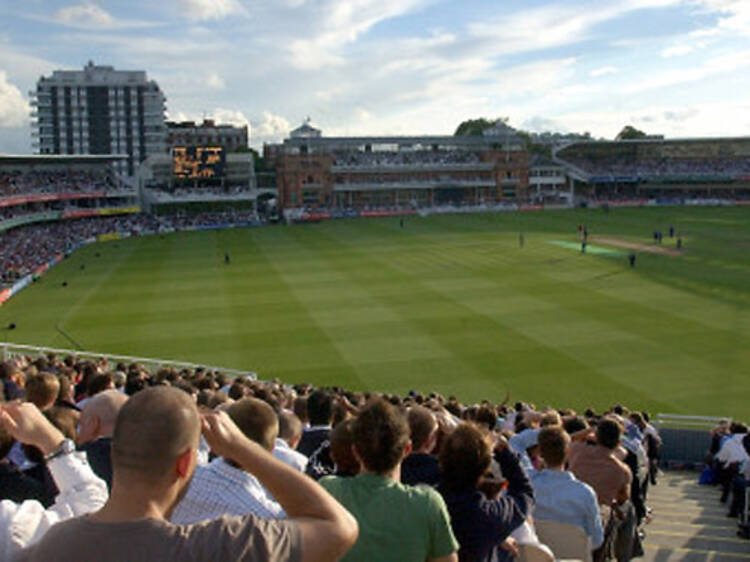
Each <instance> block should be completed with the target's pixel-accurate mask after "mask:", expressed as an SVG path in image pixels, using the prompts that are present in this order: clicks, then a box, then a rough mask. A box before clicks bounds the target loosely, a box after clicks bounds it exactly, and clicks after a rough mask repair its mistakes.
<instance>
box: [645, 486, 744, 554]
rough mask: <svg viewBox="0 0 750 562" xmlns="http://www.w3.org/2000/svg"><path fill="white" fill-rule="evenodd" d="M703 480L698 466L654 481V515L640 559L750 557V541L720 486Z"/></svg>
mask: <svg viewBox="0 0 750 562" xmlns="http://www.w3.org/2000/svg"><path fill="white" fill-rule="evenodd" d="M697 482H698V474H697V473H696V472H691V471H681V472H665V473H663V474H661V475H660V478H659V480H658V484H657V485H656V486H651V487H649V490H648V505H649V507H651V509H652V510H653V511H652V513H653V520H652V521H651V523H649V524H648V525H645V527H644V531H645V533H646V538H645V540H644V542H643V548H644V550H645V555H644V557H643V558H641V559H640V560H646V561H655V562H668V561H670V562H671V561H672V560H685V561H703V560H712V561H722V562H723V561H727V562H730V561H737V560H750V541H748V540H745V539H741V538H739V537H738V536H737V520H736V519H732V518H729V517H727V516H726V513H727V506H726V505H725V504H721V503H719V495H720V493H719V490H718V488H716V487H713V486H700V485H699V484H698V483H697Z"/></svg>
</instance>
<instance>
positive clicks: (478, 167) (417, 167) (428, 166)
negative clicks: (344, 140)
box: [331, 162, 495, 174]
mask: <svg viewBox="0 0 750 562" xmlns="http://www.w3.org/2000/svg"><path fill="white" fill-rule="evenodd" d="M494 168H495V164H494V163H492V162H474V163H471V164H455V163H445V164H442V163H438V162H425V163H424V164H418V163H417V164H378V165H373V164H363V165H336V164H334V165H333V166H331V172H332V173H337V172H338V173H344V172H346V173H355V174H366V173H370V174H372V173H388V172H424V171H430V170H437V171H440V172H464V171H490V170H493V169H494Z"/></svg>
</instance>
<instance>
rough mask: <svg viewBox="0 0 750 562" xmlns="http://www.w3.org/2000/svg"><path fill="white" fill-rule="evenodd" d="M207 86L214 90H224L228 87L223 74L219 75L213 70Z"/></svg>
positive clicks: (207, 79)
mask: <svg viewBox="0 0 750 562" xmlns="http://www.w3.org/2000/svg"><path fill="white" fill-rule="evenodd" d="M206 86H208V87H209V88H211V89H212V90H223V89H224V88H225V87H226V83H225V82H224V79H223V78H222V77H221V76H219V75H218V74H216V73H215V72H212V73H210V74H209V75H208V77H207V78H206Z"/></svg>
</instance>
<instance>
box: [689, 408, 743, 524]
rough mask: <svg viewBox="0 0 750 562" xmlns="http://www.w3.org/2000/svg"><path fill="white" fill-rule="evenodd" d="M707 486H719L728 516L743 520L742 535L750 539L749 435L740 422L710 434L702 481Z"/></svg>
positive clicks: (725, 422) (721, 425)
mask: <svg viewBox="0 0 750 562" xmlns="http://www.w3.org/2000/svg"><path fill="white" fill-rule="evenodd" d="M701 481H702V482H703V483H704V484H716V485H718V486H719V489H720V490H721V496H720V501H721V503H724V504H727V505H728V507H729V510H728V513H727V516H729V517H733V518H740V521H741V530H740V532H739V534H740V535H741V536H743V537H744V538H746V539H747V538H750V521H748V509H750V506H748V505H747V490H748V487H750V433H748V427H747V425H746V424H744V423H741V422H733V421H732V420H728V419H727V420H722V421H721V422H720V423H719V425H718V426H717V427H715V428H714V429H713V430H712V431H711V448H710V450H709V454H708V459H707V466H706V469H705V470H704V473H703V475H702V477H701Z"/></svg>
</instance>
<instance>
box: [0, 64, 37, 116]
mask: <svg viewBox="0 0 750 562" xmlns="http://www.w3.org/2000/svg"><path fill="white" fill-rule="evenodd" d="M29 110H30V107H29V102H28V101H26V99H25V98H24V97H23V95H22V94H21V90H19V89H18V88H17V87H16V86H14V85H13V84H11V83H10V82H8V78H7V75H6V74H5V71H3V70H0V127H11V128H13V127H24V126H26V125H28V122H29Z"/></svg>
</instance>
